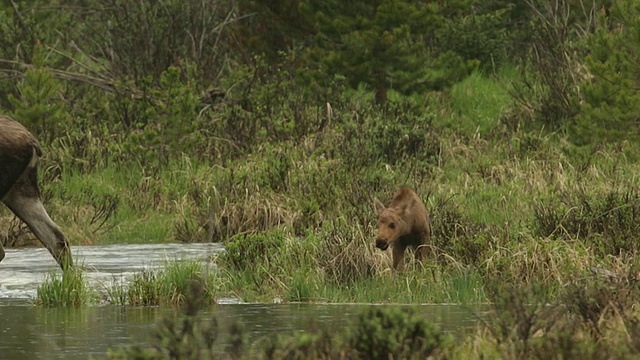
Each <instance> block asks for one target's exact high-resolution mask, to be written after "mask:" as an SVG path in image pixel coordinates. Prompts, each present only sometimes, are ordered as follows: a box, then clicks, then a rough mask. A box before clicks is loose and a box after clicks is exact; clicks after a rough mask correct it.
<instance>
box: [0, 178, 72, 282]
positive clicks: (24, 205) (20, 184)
mask: <svg viewBox="0 0 640 360" xmlns="http://www.w3.org/2000/svg"><path fill="white" fill-rule="evenodd" d="M37 178H38V171H37V168H36V167H35V166H32V167H29V168H28V169H27V170H26V171H25V172H24V173H23V174H22V176H21V177H20V178H19V179H18V181H17V182H16V183H15V184H14V185H13V187H12V188H11V190H10V191H9V193H8V194H7V195H6V196H5V198H4V199H3V202H4V203H5V204H6V205H7V206H8V207H9V209H11V211H13V213H14V214H16V216H18V217H19V218H20V220H22V221H24V222H25V223H26V224H27V225H28V226H29V229H31V231H32V232H33V233H34V234H35V235H36V237H37V238H38V239H39V240H40V242H42V244H43V245H44V246H45V247H46V248H47V249H48V250H49V252H50V253H51V255H53V257H54V258H55V259H56V261H57V262H58V264H59V265H60V267H61V268H62V269H63V270H64V269H66V268H68V267H70V266H73V260H72V257H71V250H70V248H69V243H68V242H67V240H66V239H65V237H64V235H63V234H62V232H61V231H60V229H59V228H58V225H56V223H54V222H53V220H51V218H50V217H49V214H47V211H46V210H45V208H44V205H42V201H41V200H40V191H39V189H38V179H37Z"/></svg>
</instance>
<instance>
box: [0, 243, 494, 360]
mask: <svg viewBox="0 0 640 360" xmlns="http://www.w3.org/2000/svg"><path fill="white" fill-rule="evenodd" d="M222 249H223V248H222V246H221V245H219V244H163V245H112V246H75V247H73V254H74V256H75V262H76V263H77V264H81V265H82V266H84V267H85V268H86V270H85V279H86V280H87V281H88V282H89V285H90V286H91V287H93V288H98V289H99V288H101V287H103V286H107V287H108V286H109V284H110V283H111V282H112V281H114V280H115V281H123V280H125V281H126V279H128V278H129V277H130V276H131V275H132V274H133V273H135V272H139V271H140V270H141V269H143V268H155V267H160V266H163V265H164V264H165V263H166V261H167V260H172V259H201V260H202V261H203V262H208V261H209V259H210V257H211V255H212V254H213V253H215V252H219V251H222ZM59 272H60V269H59V268H58V266H57V264H56V262H55V261H54V260H53V258H52V257H51V256H50V255H49V254H48V252H47V251H46V250H44V249H41V248H38V249H33V248H31V249H18V250H14V249H9V250H7V254H6V257H5V259H4V260H3V261H2V262H0V359H88V358H89V357H90V356H93V357H94V358H102V357H104V356H105V355H106V351H107V349H109V348H114V349H115V348H118V347H120V346H126V345H130V344H133V343H138V344H145V343H148V342H149V340H150V339H151V334H152V331H151V330H152V329H154V327H155V323H156V322H157V321H158V320H159V319H160V318H161V317H162V316H167V315H171V314H172V312H173V311H175V310H174V309H171V308H161V307H122V306H111V305H109V306H93V307H87V308H81V309H65V308H55V309H46V308H40V307H36V306H33V305H32V303H31V302H32V299H33V298H34V297H35V293H36V289H37V286H38V285H39V284H41V283H42V281H43V280H44V279H45V278H46V276H47V275H48V274H50V273H59ZM366 306H393V305H345V304H340V305H338V304H335V305H334V304H239V303H233V301H230V303H228V304H219V305H216V306H215V307H213V308H212V309H210V310H208V311H206V312H204V314H203V315H204V316H205V317H212V316H216V318H217V320H218V323H219V325H220V336H219V339H218V342H219V344H220V345H219V346H220V348H219V349H220V351H222V349H224V344H225V339H226V337H225V329H227V328H228V326H230V325H231V324H232V323H234V322H239V323H241V324H243V325H244V328H245V330H246V331H247V334H248V336H249V339H251V340H252V341H255V340H256V339H259V338H260V337H262V336H265V335H270V334H274V333H291V332H294V331H301V330H304V329H307V328H308V325H309V322H310V321H312V322H314V323H315V324H316V325H318V326H329V327H330V328H331V329H335V330H336V331H337V330H339V329H341V328H342V327H345V326H349V324H350V322H351V321H353V320H355V318H356V316H357V314H359V313H360V312H361V311H362V310H363V308H364V307H366ZM417 309H418V312H419V313H420V314H421V315H422V316H424V317H425V318H426V319H428V320H430V321H433V322H434V323H436V324H439V325H440V327H441V328H442V329H443V330H445V331H448V332H454V333H459V332H460V331H465V329H470V328H473V327H474V325H475V324H476V323H477V319H478V317H477V316H476V315H475V314H480V313H481V310H482V309H480V308H469V307H466V306H458V305H421V306H418V307H417Z"/></svg>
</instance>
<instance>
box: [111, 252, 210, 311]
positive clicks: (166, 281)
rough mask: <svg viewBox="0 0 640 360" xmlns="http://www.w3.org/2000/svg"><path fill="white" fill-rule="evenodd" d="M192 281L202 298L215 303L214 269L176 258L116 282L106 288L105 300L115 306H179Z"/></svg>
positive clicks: (199, 263)
mask: <svg viewBox="0 0 640 360" xmlns="http://www.w3.org/2000/svg"><path fill="white" fill-rule="evenodd" d="M193 283H196V284H197V285H198V286H199V287H201V288H202V289H203V293H202V301H204V302H206V303H210V304H213V303H215V301H216V296H217V289H218V286H219V284H218V276H217V274H216V273H215V272H214V270H213V269H211V268H209V267H208V266H207V265H206V264H203V263H202V262H198V261H177V260H176V261H167V262H166V264H165V266H164V267H163V268H161V269H157V270H143V271H142V272H140V273H136V274H134V275H133V278H132V279H131V280H130V281H129V282H128V283H127V284H122V283H115V284H114V285H113V286H111V287H110V288H108V289H107V290H106V291H107V295H106V299H107V301H108V302H110V303H112V304H117V305H133V306H156V305H181V304H182V303H184V301H185V295H186V294H187V292H188V290H189V288H190V287H191V286H193V285H192V284H193Z"/></svg>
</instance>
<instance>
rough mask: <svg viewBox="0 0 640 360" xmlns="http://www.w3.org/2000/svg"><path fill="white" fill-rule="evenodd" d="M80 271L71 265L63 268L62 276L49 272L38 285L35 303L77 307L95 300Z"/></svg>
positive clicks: (49, 305)
mask: <svg viewBox="0 0 640 360" xmlns="http://www.w3.org/2000/svg"><path fill="white" fill-rule="evenodd" d="M95 297H96V295H95V292H94V291H93V290H91V289H90V288H89V287H88V286H87V284H86V282H85V280H84V275H83V273H82V269H80V268H78V267H72V268H68V269H66V270H64V271H63V272H62V276H57V275H56V274H50V275H48V276H47V278H46V279H45V281H44V282H43V283H42V284H41V285H39V286H38V289H37V294H36V304H38V305H40V306H44V307H60V306H62V307H78V306H83V305H88V304H90V303H92V302H93V301H94V300H95Z"/></svg>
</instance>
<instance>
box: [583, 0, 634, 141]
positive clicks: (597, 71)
mask: <svg viewBox="0 0 640 360" xmlns="http://www.w3.org/2000/svg"><path fill="white" fill-rule="evenodd" d="M614 3H615V5H614V6H612V8H611V9H610V12H608V13H605V12H604V11H601V12H599V15H600V16H599V17H598V22H597V28H596V31H595V32H594V34H593V36H591V37H589V38H588V40H587V48H588V54H587V56H586V58H585V65H586V67H587V69H588V71H589V73H588V76H586V77H585V81H584V82H583V83H582V84H581V85H582V86H581V90H582V94H583V96H584V102H583V103H582V108H581V111H580V114H579V115H578V116H577V119H576V123H575V126H574V127H573V128H572V130H573V135H574V137H575V141H576V142H578V143H580V144H597V143H606V142H610V141H619V140H622V139H628V140H631V141H637V140H638V134H639V131H640V128H638V125H637V120H638V117H639V116H640V97H639V96H640V95H638V91H637V89H638V86H639V85H640V71H638V67H637V58H638V56H640V41H639V40H638V39H640V20H638V19H639V17H638V14H640V5H639V4H638V3H637V2H634V1H616V2H614ZM607 14H610V15H609V16H607Z"/></svg>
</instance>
